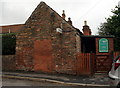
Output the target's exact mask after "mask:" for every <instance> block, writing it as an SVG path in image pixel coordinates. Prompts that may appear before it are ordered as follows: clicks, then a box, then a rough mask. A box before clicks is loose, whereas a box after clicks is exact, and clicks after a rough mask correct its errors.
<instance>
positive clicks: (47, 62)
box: [16, 2, 80, 74]
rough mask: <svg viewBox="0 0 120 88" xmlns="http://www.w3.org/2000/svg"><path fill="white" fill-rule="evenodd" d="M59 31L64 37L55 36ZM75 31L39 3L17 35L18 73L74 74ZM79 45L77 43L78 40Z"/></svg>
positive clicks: (48, 8) (60, 35)
mask: <svg viewBox="0 0 120 88" xmlns="http://www.w3.org/2000/svg"><path fill="white" fill-rule="evenodd" d="M56 28H61V29H62V30H63V33H62V34H61V33H58V32H56ZM76 33H77V31H76V29H75V28H74V27H73V26H71V25H70V24H68V23H67V22H66V21H65V20H64V19H63V18H62V17H61V16H59V14H57V13H56V12H55V11H54V10H53V9H51V8H50V7H49V6H48V5H46V4H45V3H44V2H41V3H40V4H39V5H38V7H37V8H36V9H35V11H34V12H33V13H32V15H31V16H30V17H29V19H28V20H27V21H26V23H25V26H24V28H23V29H22V30H21V31H20V33H18V35H17V46H16V65H17V70H25V71H43V72H53V73H56V72H58V73H68V74H76V72H75V71H74V70H75V61H76V52H77V50H76V48H80V47H76V39H78V38H76ZM77 41H79V40H77Z"/></svg>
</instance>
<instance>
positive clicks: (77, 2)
mask: <svg viewBox="0 0 120 88" xmlns="http://www.w3.org/2000/svg"><path fill="white" fill-rule="evenodd" d="M42 1H44V2H46V4H48V5H49V6H50V7H51V8H53V9H54V10H55V11H56V12H57V13H58V14H60V15H61V14H62V10H65V13H66V20H67V19H68V17H71V20H72V21H73V26H75V27H77V28H78V29H80V30H81V31H82V26H83V25H84V20H87V22H88V25H89V26H90V28H91V30H92V34H94V35H95V34H97V31H98V27H99V26H100V23H103V22H105V18H107V17H109V16H110V15H112V13H111V10H112V9H114V8H115V6H116V5H118V2H119V1H120V0H42ZM40 2H41V0H0V25H13V24H24V23H25V21H26V20H27V19H28V18H29V16H30V15H31V13H32V12H33V11H34V9H35V8H36V7H37V5H38V4H39V3H40Z"/></svg>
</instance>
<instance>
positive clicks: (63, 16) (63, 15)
mask: <svg viewBox="0 0 120 88" xmlns="http://www.w3.org/2000/svg"><path fill="white" fill-rule="evenodd" d="M65 17H66V15H65V10H63V13H62V18H63V19H65Z"/></svg>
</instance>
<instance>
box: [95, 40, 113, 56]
mask: <svg viewBox="0 0 120 88" xmlns="http://www.w3.org/2000/svg"><path fill="white" fill-rule="evenodd" d="M99 39H100V38H96V55H109V54H110V53H111V52H113V51H114V45H113V44H114V41H113V38H106V39H108V42H109V46H108V48H109V52H108V53H99V46H98V45H99Z"/></svg>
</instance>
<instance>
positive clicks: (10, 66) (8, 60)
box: [2, 55, 16, 71]
mask: <svg viewBox="0 0 120 88" xmlns="http://www.w3.org/2000/svg"><path fill="white" fill-rule="evenodd" d="M15 68H16V66H15V55H3V56H2V70H3V71H15V70H16V69H15Z"/></svg>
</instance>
